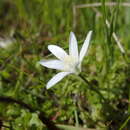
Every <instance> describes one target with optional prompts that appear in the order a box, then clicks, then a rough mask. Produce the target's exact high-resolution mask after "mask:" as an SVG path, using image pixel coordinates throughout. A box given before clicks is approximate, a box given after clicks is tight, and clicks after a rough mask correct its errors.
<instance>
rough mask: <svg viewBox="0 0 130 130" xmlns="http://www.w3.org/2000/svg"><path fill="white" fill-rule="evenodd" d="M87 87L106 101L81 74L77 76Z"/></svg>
mask: <svg viewBox="0 0 130 130" xmlns="http://www.w3.org/2000/svg"><path fill="white" fill-rule="evenodd" d="M78 76H79V77H80V78H81V79H82V80H83V81H84V82H85V83H86V84H87V85H88V89H90V90H92V91H94V92H96V93H97V94H98V95H99V96H100V97H101V98H102V99H103V100H104V101H106V99H105V98H104V96H103V95H102V94H101V93H100V91H98V90H97V88H96V87H95V86H93V85H92V84H91V83H90V82H89V81H88V80H87V79H86V78H84V76H83V75H82V74H79V75H78Z"/></svg>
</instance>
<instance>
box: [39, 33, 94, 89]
mask: <svg viewBox="0 0 130 130" xmlns="http://www.w3.org/2000/svg"><path fill="white" fill-rule="evenodd" d="M91 35H92V31H89V33H88V34H87V37H86V39H85V41H84V43H83V46H82V48H81V50H80V52H79V51H78V45H77V40H76V37H75V35H74V33H73V32H71V33H70V38H69V54H67V53H66V52H65V51H64V49H62V48H60V47H59V46H56V45H49V46H48V49H49V51H50V52H51V53H52V54H53V55H54V56H56V57H57V59H55V60H41V61H40V62H39V63H40V64H41V65H43V66H45V67H47V68H50V69H56V70H60V71H61V72H59V73H58V74H56V75H55V76H54V77H53V78H52V79H50V80H49V81H48V83H47V85H46V88H47V89H49V88H51V87H52V86H54V85H55V84H56V83H58V82H59V81H60V80H62V79H63V78H64V77H65V76H67V75H69V74H76V75H78V74H79V73H80V72H81V63H82V61H83V58H84V56H85V55H86V53H87V51H88V47H89V43H90V39H91Z"/></svg>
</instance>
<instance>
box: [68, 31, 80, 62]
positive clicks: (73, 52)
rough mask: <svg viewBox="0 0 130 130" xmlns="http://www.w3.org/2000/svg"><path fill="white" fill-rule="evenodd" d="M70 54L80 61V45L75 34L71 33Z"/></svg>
mask: <svg viewBox="0 0 130 130" xmlns="http://www.w3.org/2000/svg"><path fill="white" fill-rule="evenodd" d="M69 54H70V55H71V56H73V57H75V58H76V60H77V61H78V45H77V40H76V37H75V35H74V33H73V32H71V33H70V38H69Z"/></svg>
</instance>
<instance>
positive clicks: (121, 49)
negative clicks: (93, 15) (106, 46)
mask: <svg viewBox="0 0 130 130" xmlns="http://www.w3.org/2000/svg"><path fill="white" fill-rule="evenodd" d="M106 25H107V27H108V28H110V23H109V21H108V20H107V19H106ZM112 36H113V38H114V40H115V41H116V43H117V45H118V47H119V49H120V51H121V52H122V53H123V54H125V50H124V48H123V46H122V45H121V43H120V40H119V39H118V37H117V35H116V33H115V32H113V33H112Z"/></svg>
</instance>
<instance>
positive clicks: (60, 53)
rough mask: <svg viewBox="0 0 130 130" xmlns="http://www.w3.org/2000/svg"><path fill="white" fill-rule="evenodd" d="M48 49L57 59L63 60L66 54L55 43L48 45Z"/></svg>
mask: <svg viewBox="0 0 130 130" xmlns="http://www.w3.org/2000/svg"><path fill="white" fill-rule="evenodd" d="M48 49H49V50H50V52H51V53H52V54H53V55H55V56H56V57H57V58H58V59H60V60H63V59H64V57H65V56H67V53H66V52H65V51H64V50H63V49H62V48H60V47H59V46H56V45H49V46H48Z"/></svg>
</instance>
